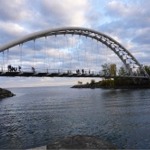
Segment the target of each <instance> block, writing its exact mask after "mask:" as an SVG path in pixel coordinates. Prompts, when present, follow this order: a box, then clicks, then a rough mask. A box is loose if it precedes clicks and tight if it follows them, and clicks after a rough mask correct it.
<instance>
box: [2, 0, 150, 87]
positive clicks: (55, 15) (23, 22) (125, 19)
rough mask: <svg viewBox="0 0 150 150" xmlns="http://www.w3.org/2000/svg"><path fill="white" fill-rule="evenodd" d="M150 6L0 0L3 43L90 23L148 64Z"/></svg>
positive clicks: (90, 0) (9, 82)
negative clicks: (58, 28) (46, 30)
mask: <svg viewBox="0 0 150 150" xmlns="http://www.w3.org/2000/svg"><path fill="white" fill-rule="evenodd" d="M149 8H150V1H149V0H75V1H74V0H0V35H1V38H0V45H2V44H5V43H7V42H9V41H11V40H14V39H15V38H19V37H21V36H24V35H26V34H29V33H32V32H36V31H39V30H45V29H48V28H56V27H65V26H78V27H88V28H92V29H94V30H97V31H100V32H103V33H105V34H107V35H109V36H111V37H112V38H114V39H116V40H117V41H118V42H120V43H121V44H122V45H124V47H126V48H127V49H128V50H129V51H130V52H131V53H132V54H133V55H134V56H135V57H136V58H137V59H138V60H139V62H140V63H142V64H146V65H149V64H150V60H149V56H150V49H149V47H150V34H149V33H150V17H149V16H150V9H149ZM14 79H15V80H16V79H17V81H18V82H17V84H16V83H15V82H14ZM78 80H80V79H69V80H68V79H64V80H61V79H57V78H54V79H47V78H40V79H34V78H1V81H0V85H1V86H2V87H11V86H38V85H42V86H44V85H46V86H47V85H54V84H55V83H56V82H57V85H59V84H60V85H65V84H75V83H76V82H77V81H78ZM35 82H36V84H35Z"/></svg>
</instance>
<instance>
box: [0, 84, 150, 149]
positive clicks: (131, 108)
mask: <svg viewBox="0 0 150 150" xmlns="http://www.w3.org/2000/svg"><path fill="white" fill-rule="evenodd" d="M11 90H12V91H13V92H14V93H16V94H17V96H15V97H12V98H7V99H3V100H0V149H4V148H10V149H12V148H15V149H16V148H31V147H36V146H42V145H45V144H48V143H49V142H53V141H55V140H58V139H61V138H62V137H65V136H71V135H76V134H84V135H94V136H97V137H101V138H103V139H106V140H108V141H110V142H112V143H113V144H115V145H117V146H118V147H119V148H134V149H137V148H140V149H142V148H147V149H150V136H149V133H150V128H149V126H150V115H149V114H150V90H102V89H71V88H69V87H42V88H41V87H40V88H12V89H11Z"/></svg>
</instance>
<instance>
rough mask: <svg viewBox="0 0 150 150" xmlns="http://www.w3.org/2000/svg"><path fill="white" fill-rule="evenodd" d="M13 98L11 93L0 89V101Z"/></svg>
mask: <svg viewBox="0 0 150 150" xmlns="http://www.w3.org/2000/svg"><path fill="white" fill-rule="evenodd" d="M12 96H15V94H13V93H12V92H11V91H9V90H7V89H2V88H0V99H2V98H6V97H12Z"/></svg>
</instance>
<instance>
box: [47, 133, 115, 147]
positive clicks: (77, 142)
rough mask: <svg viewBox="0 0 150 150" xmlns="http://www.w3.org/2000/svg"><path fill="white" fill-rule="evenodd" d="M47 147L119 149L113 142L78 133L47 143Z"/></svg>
mask: <svg viewBox="0 0 150 150" xmlns="http://www.w3.org/2000/svg"><path fill="white" fill-rule="evenodd" d="M47 149H117V148H116V146H114V145H113V144H111V143H109V142H107V141H104V140H102V139H99V138H96V137H94V136H84V135H76V136H72V137H66V138H65V139H63V140H60V141H58V142H55V143H53V144H49V145H47Z"/></svg>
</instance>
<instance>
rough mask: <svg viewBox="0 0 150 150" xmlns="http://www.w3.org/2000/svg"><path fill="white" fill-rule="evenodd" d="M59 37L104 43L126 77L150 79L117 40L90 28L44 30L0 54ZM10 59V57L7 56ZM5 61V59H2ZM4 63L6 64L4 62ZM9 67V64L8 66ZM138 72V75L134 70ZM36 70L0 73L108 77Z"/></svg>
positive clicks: (3, 72)
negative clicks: (40, 40)
mask: <svg viewBox="0 0 150 150" xmlns="http://www.w3.org/2000/svg"><path fill="white" fill-rule="evenodd" d="M58 35H72V36H74V35H79V37H80V36H84V37H88V38H91V39H94V40H96V41H97V42H99V43H102V44H103V45H105V46H106V47H107V48H109V50H111V51H112V52H114V53H115V54H116V55H117V56H118V58H119V59H120V60H121V61H122V62H123V64H124V66H125V67H126V69H127V71H128V74H127V75H126V77H131V78H149V75H148V74H147V72H146V71H145V69H144V68H143V66H142V65H141V64H140V63H139V62H138V60H137V59H136V58H135V57H134V56H133V55H132V54H131V53H130V52H129V51H128V50H127V49H126V48H125V47H124V46H123V45H122V44H120V43H119V42H117V41H116V40H115V39H113V38H111V37H110V36H108V35H106V34H104V33H101V32H98V31H95V30H92V29H88V28H81V27H64V28H56V29H48V30H43V31H39V32H35V33H32V34H29V35H26V36H24V37H22V38H19V39H17V40H14V41H11V42H9V43H7V44H4V45H2V46H0V53H1V54H3V57H4V56H5V55H6V54H4V53H6V52H8V51H11V49H12V48H14V47H16V46H22V45H24V44H25V43H27V42H29V41H34V42H35V41H36V40H37V39H40V38H42V37H44V38H45V39H46V38H47V37H51V36H55V37H57V36H58ZM7 57H8V56H7ZM60 57H61V56H60ZM2 59H3V60H4V58H2ZM3 63H4V62H3ZM7 65H8V64H7ZM135 68H136V70H138V73H137V72H136V73H135V71H133V70H135ZM34 69H35V68H32V71H30V72H29V71H28V72H26V71H20V70H19V71H8V70H6V69H3V67H2V69H1V71H0V76H39V77H41V76H49V77H54V76H59V77H63V76H66V77H71V76H73V77H106V75H104V74H100V73H96V74H95V73H94V72H93V73H84V72H82V73H81V72H80V73H79V72H74V73H72V72H69V71H67V72H59V71H60V70H57V71H55V72H51V73H50V72H49V71H48V69H47V70H46V71H44V72H36V71H35V70H34ZM108 76H109V77H113V76H112V75H107V77H108Z"/></svg>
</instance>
